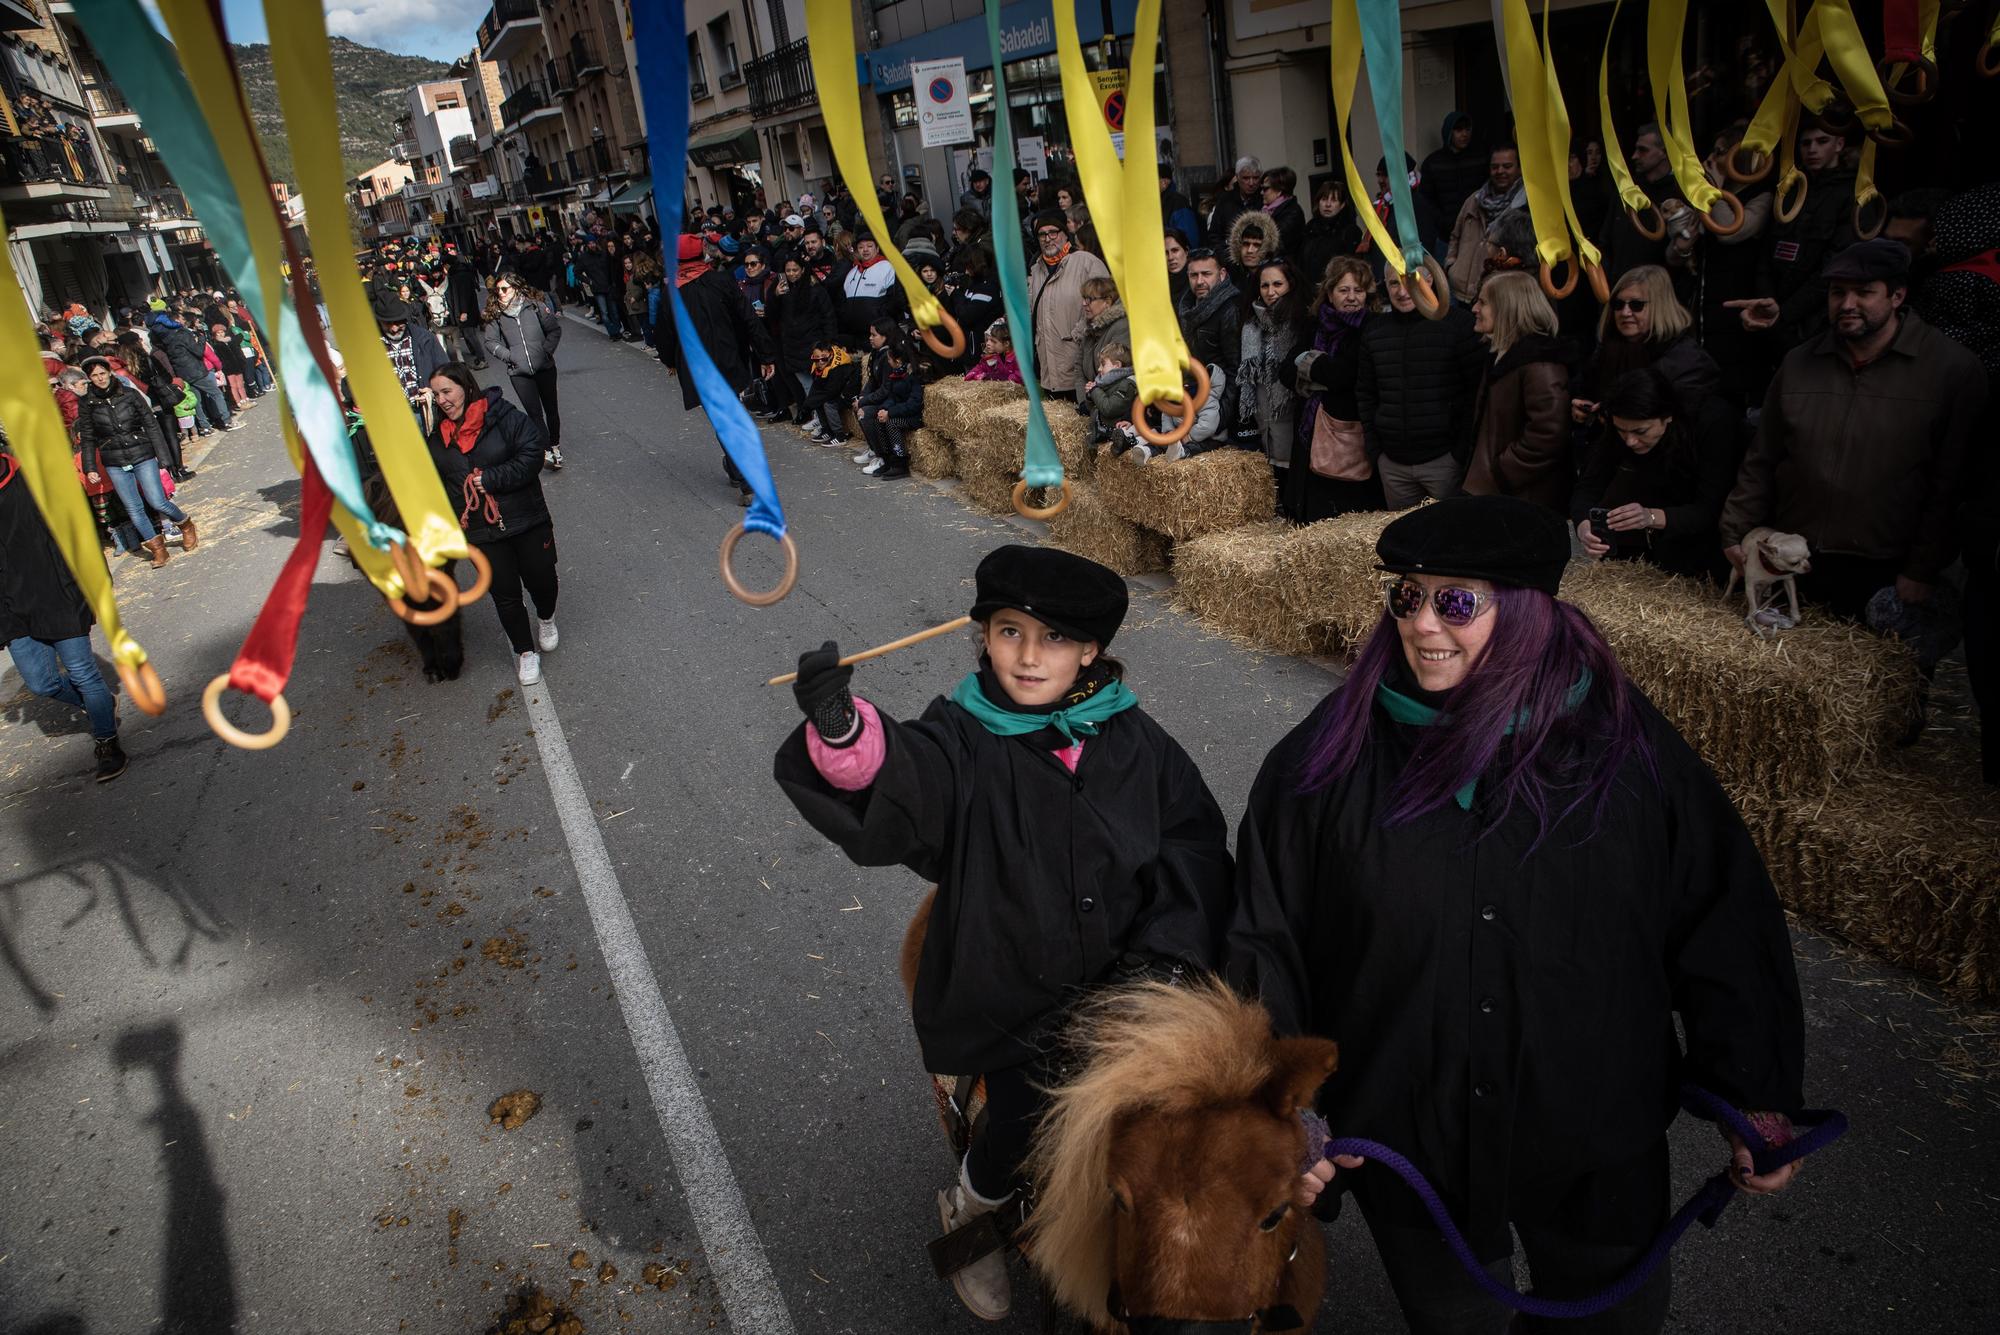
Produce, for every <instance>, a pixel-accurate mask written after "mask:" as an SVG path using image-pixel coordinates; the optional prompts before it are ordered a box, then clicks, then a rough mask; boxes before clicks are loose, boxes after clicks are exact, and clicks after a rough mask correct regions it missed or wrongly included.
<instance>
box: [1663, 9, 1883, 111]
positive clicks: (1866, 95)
mask: <svg viewBox="0 0 2000 1335" xmlns="http://www.w3.org/2000/svg"><path fill="white" fill-rule="evenodd" d="M1681 2H1682V3H1683V4H1685V3H1686V0H1681ZM1815 20H1816V22H1815V24H1814V26H1815V27H1816V28H1817V30H1818V32H1819V37H1820V40H1821V41H1822V42H1824V43H1825V44H1826V58H1827V62H1828V63H1829V64H1831V65H1832V66H1833V72H1834V76H1835V77H1836V78H1838V79H1839V80H1840V86H1841V89H1842V90H1843V91H1844V92H1846V94H1847V100H1848V101H1850V102H1852V103H1853V104H1854V114H1855V116H1857V117H1858V118H1859V119H1860V121H1861V123H1862V124H1863V125H1864V126H1866V127H1867V128H1868V129H1870V130H1872V131H1876V132H1882V131H1886V130H1888V129H1890V127H1892V126H1893V125H1895V123H1896V113H1895V112H1894V111H1893V110H1891V109H1890V106H1889V95H1888V94H1887V93H1885V92H1883V91H1882V80H1881V79H1880V78H1878V77H1877V76H1876V73H1875V61H1874V58H1873V57H1872V56H1870V55H1869V54H1868V44H1867V43H1866V42H1864V41H1863V40H1862V38H1861V25H1860V24H1858V23H1856V22H1855V21H1854V11H1853V10H1852V9H1850V8H1849V7H1848V0H1819V3H1818V4H1816V5H1814V6H1813V10H1812V13H1811V14H1810V15H1808V21H1809V22H1812V21H1815ZM1814 67H1815V68H1817V67H1818V62H1817V61H1815V62H1814Z"/></svg>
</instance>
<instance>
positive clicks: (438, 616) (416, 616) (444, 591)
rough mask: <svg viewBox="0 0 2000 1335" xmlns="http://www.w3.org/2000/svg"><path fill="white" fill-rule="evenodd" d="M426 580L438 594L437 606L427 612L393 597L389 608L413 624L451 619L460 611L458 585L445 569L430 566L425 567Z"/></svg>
mask: <svg viewBox="0 0 2000 1335" xmlns="http://www.w3.org/2000/svg"><path fill="white" fill-rule="evenodd" d="M424 582H425V583H426V584H428V585H429V586H430V588H431V591H432V592H434V593H435V594H436V595H437V598H436V602H437V604H438V605H437V606H436V607H434V608H432V609H431V610H430V611H427V612H419V611H417V610H416V609H415V608H413V607H411V606H410V605H409V604H408V603H407V602H405V601H403V599H401V598H391V599H390V600H389V610H390V611H391V612H394V613H395V614H396V615H397V616H399V617H401V618H402V619H403V620H405V621H407V622H409V623H410V624H411V625H412V626H436V625H441V624H443V623H444V622H446V621H449V620H451V618H452V615H453V614H454V613H456V612H457V611H458V585H456V584H454V583H452V581H451V579H450V577H449V576H447V575H446V574H445V573H444V571H442V570H436V569H433V568H432V567H430V566H425V567H424ZM425 601H426V602H428V601H431V600H430V599H426V600H425Z"/></svg>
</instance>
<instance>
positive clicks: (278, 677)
mask: <svg viewBox="0 0 2000 1335" xmlns="http://www.w3.org/2000/svg"><path fill="white" fill-rule="evenodd" d="M304 483H305V490H304V505H303V512H302V513H301V514H300V516H299V540H298V542H296V543H295V544H293V546H292V554H291V555H290V556H288V557H286V558H285V568H284V569H283V570H281V571H279V572H278V579H277V582H276V583H274V584H273V585H272V586H271V593H270V596H269V597H267V598H266V599H264V606H263V607H262V608H261V609H260V610H259V611H258V613H257V621H256V624H254V625H252V626H251V627H250V634H249V635H248V636H247V637H246V638H245V639H244V641H243V647H242V648H241V649H240V650H238V651H237V654H236V661H235V662H234V663H231V664H230V665H229V684H230V685H231V686H233V687H235V688H236V689H237V690H239V691H245V692H248V693H249V694H251V695H254V696H256V697H257V698H258V699H259V700H262V701H263V702H264V703H265V704H269V703H270V702H271V701H272V700H273V699H275V698H276V697H277V696H278V695H280V694H282V693H283V692H284V689H285V683H286V682H288V681H290V680H291V678H292V663H293V661H294V660H296V659H297V658H298V654H299V623H300V622H301V621H302V620H304V619H305V615H306V598H307V597H308V596H309V595H310V594H311V593H312V577H313V571H314V569H315V568H317V567H318V565H319V553H320V547H319V545H320V542H321V541H322V540H323V539H324V538H325V537H326V526H327V525H328V524H329V523H331V522H333V489H332V488H331V487H328V486H327V485H326V482H325V481H324V480H323V479H322V478H321V477H320V475H319V469H318V468H316V467H314V466H313V461H312V456H311V455H307V456H306V471H305V479H304Z"/></svg>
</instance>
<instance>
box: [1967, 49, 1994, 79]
mask: <svg viewBox="0 0 2000 1335" xmlns="http://www.w3.org/2000/svg"><path fill="white" fill-rule="evenodd" d="M1972 68H1974V69H1975V70H1978V71H1979V77H1980V78H1982V79H1991V78H1993V77H1995V76H1996V75H2000V40H1994V41H1990V42H1988V43H1986V45H1984V46H1982V47H1980V48H1979V54H1978V55H1976V56H1974V57H1973V58H1972Z"/></svg>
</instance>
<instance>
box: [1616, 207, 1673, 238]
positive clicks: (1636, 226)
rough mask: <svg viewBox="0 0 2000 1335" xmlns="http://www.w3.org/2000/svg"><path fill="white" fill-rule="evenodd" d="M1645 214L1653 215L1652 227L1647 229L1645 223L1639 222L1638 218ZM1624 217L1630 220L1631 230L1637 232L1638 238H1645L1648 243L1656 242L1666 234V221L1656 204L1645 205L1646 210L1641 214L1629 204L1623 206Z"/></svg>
mask: <svg viewBox="0 0 2000 1335" xmlns="http://www.w3.org/2000/svg"><path fill="white" fill-rule="evenodd" d="M1647 213H1650V214H1652V215H1653V226H1651V227H1648V226H1646V224H1645V223H1643V222H1640V221H1639V220H1640V218H1642V217H1644V216H1645V214H1647ZM1625 216H1626V217H1627V218H1629V219H1630V220H1631V222H1632V230H1633V231H1635V232H1637V233H1638V234H1639V235H1640V236H1643V237H1645V238H1646V239H1647V240H1648V241H1658V240H1659V239H1660V238H1662V237H1664V236H1665V235H1666V234H1667V220H1666V217H1665V216H1664V215H1663V214H1661V212H1660V206H1659V205H1657V204H1648V205H1646V208H1645V210H1644V212H1643V213H1642V212H1641V211H1640V210H1638V209H1635V208H1633V207H1632V206H1631V205H1630V204H1627V205H1626V206H1625Z"/></svg>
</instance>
